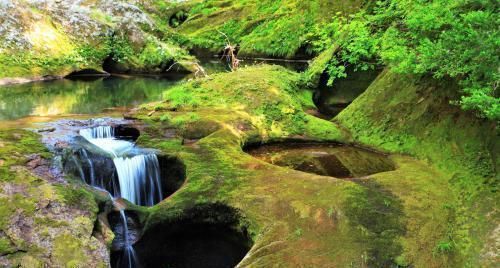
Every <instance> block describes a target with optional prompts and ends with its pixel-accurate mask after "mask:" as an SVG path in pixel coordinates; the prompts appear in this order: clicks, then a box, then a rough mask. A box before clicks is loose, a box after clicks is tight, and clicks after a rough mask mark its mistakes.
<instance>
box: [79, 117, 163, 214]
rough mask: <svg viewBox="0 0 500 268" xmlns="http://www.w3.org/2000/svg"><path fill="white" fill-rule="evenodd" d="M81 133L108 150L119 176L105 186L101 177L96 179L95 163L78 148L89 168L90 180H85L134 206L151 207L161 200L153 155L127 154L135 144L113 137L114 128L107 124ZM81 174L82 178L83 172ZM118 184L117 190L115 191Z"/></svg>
mask: <svg viewBox="0 0 500 268" xmlns="http://www.w3.org/2000/svg"><path fill="white" fill-rule="evenodd" d="M80 135H81V136H82V137H84V138H85V139H86V140H87V141H89V142H90V143H92V144H94V145H95V146H97V147H99V148H101V149H102V150H104V151H105V152H107V153H109V155H110V156H111V157H112V159H113V163H114V165H115V168H116V173H117V175H118V183H116V181H115V180H112V183H111V184H109V185H105V183H104V181H101V180H102V179H99V180H96V176H95V170H94V169H95V168H94V165H93V163H92V161H91V159H90V158H89V157H88V154H87V152H86V151H85V150H81V153H80V154H81V159H83V160H84V161H88V164H89V169H90V178H89V179H90V181H86V182H87V183H89V184H90V185H92V186H96V187H101V188H103V189H105V190H107V191H108V192H113V195H114V197H118V196H119V197H122V198H124V199H127V200H128V201H130V202H131V203H133V204H136V205H141V206H152V205H154V204H156V203H158V202H159V201H161V200H162V199H163V193H162V187H161V181H160V164H159V162H158V158H157V156H156V155H155V154H153V153H149V152H148V153H142V154H137V155H133V156H130V154H131V153H130V152H131V151H132V149H134V143H132V142H130V141H124V140H118V139H115V137H114V135H115V133H114V129H113V128H112V127H110V126H99V127H95V128H90V129H82V130H80ZM134 153H135V152H134ZM81 174H82V179H84V180H85V178H84V177H83V172H81ZM118 187H119V191H116V189H118ZM115 191H116V192H115Z"/></svg>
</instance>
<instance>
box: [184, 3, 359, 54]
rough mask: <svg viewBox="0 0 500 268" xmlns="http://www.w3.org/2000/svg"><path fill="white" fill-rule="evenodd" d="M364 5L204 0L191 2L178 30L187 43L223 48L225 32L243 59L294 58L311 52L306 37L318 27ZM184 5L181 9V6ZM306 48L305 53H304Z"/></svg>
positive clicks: (213, 48) (209, 47) (203, 46)
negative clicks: (237, 45) (239, 47)
mask: <svg viewBox="0 0 500 268" xmlns="http://www.w3.org/2000/svg"><path fill="white" fill-rule="evenodd" d="M361 5H362V1H356V0H354V1H347V2H345V1H344V2H342V1H288V2H286V3H283V2H278V1H270V0H266V1H255V0H251V1H247V0H238V1H230V2H227V1H215V0H214V1H212V0H211V1H203V2H199V3H196V4H193V3H189V2H188V4H186V5H185V9H187V10H189V17H188V20H187V21H186V22H184V23H183V24H182V25H181V26H180V27H178V28H176V30H177V32H178V33H179V34H180V35H181V36H183V37H184V39H185V40H186V42H187V43H188V45H190V46H196V47H202V48H208V49H210V50H212V51H219V50H221V49H222V48H223V47H224V46H225V44H226V39H225V37H224V36H223V35H222V34H220V33H219V32H218V31H221V32H223V33H225V34H226V35H227V36H228V37H229V39H230V41H231V43H233V44H240V45H241V52H240V53H241V54H243V55H267V56H276V57H288V58H292V57H294V56H295V55H297V54H298V53H311V52H312V51H310V50H309V49H308V42H309V41H310V40H307V38H306V37H305V36H306V35H307V33H308V32H309V31H310V29H311V28H313V27H314V26H315V25H319V24H321V23H322V22H326V21H328V20H329V19H331V17H332V16H333V15H334V14H335V13H336V12H341V13H345V14H350V13H352V12H354V11H356V10H358V8H360V6H361ZM182 7H183V5H182V4H181V5H180V7H179V8H182ZM303 50H305V51H303Z"/></svg>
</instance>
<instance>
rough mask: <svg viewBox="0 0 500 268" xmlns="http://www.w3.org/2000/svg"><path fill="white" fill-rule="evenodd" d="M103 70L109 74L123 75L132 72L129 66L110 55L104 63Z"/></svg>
mask: <svg viewBox="0 0 500 268" xmlns="http://www.w3.org/2000/svg"><path fill="white" fill-rule="evenodd" d="M102 69H103V70H104V71H105V72H108V73H111V74H113V73H115V74H123V73H128V72H129V71H130V68H129V66H127V64H125V63H120V62H118V61H116V60H115V59H114V55H109V56H108V57H106V59H104V61H103V63H102Z"/></svg>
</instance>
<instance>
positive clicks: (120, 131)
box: [113, 125, 141, 141]
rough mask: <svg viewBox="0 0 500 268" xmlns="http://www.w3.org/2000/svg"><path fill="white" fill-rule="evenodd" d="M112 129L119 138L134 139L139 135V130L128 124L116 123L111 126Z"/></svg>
mask: <svg viewBox="0 0 500 268" xmlns="http://www.w3.org/2000/svg"><path fill="white" fill-rule="evenodd" d="M113 131H114V133H115V138H117V139H121V140H129V141H136V140H137V139H138V138H139V136H140V135H141V132H140V131H139V130H138V129H137V128H135V127H133V126H128V125H117V126H115V127H113Z"/></svg>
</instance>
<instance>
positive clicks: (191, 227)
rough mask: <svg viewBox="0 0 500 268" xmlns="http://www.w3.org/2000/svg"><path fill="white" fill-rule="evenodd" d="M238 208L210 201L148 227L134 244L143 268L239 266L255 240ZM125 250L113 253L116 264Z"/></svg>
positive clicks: (114, 265)
mask: <svg viewBox="0 0 500 268" xmlns="http://www.w3.org/2000/svg"><path fill="white" fill-rule="evenodd" d="M242 226H245V224H244V223H243V222H242V217H241V215H240V213H239V211H238V210H236V209H234V208H231V207H228V206H226V205H223V204H218V203H215V204H206V205H201V206H196V207H194V208H191V209H187V210H185V211H184V212H183V213H182V214H181V215H179V216H176V218H170V219H168V220H164V221H161V222H158V223H155V224H153V225H151V226H150V227H148V228H147V229H146V230H144V233H143V235H142V236H141V238H140V240H139V241H138V242H137V243H136V244H135V245H134V249H135V254H136V257H137V260H138V262H139V265H140V267H144V268H147V267H183V268H191V267H192V268H194V267H205V268H212V267H213V268H216V267H217V268H219V267H235V266H236V265H237V264H238V263H239V262H240V261H241V260H242V259H243V257H244V256H245V255H246V254H247V252H248V251H249V250H250V248H251V246H252V244H253V242H252V240H251V238H250V236H249V235H248V233H247V229H246V227H242ZM124 256H125V257H126V255H124V252H120V251H118V252H113V253H112V260H113V261H114V263H112V266H113V267H120V266H118V264H119V263H123V261H122V262H120V258H123V257H124Z"/></svg>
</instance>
